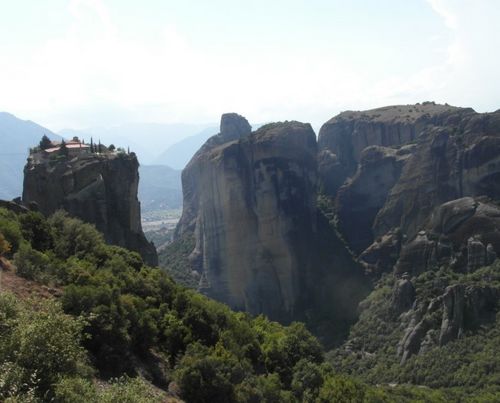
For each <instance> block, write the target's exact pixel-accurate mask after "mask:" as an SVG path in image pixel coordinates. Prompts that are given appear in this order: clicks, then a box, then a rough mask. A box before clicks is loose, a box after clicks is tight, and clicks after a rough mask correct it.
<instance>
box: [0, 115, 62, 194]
mask: <svg viewBox="0 0 500 403" xmlns="http://www.w3.org/2000/svg"><path fill="white" fill-rule="evenodd" d="M44 134H45V135H47V136H48V137H50V138H51V139H53V140H60V139H61V137H60V136H59V135H57V134H55V133H53V132H52V131H50V130H49V129H47V128H45V127H43V126H40V125H38V124H36V123H34V122H32V121H30V120H22V119H18V118H17V117H15V116H14V115H11V114H10V113H7V112H0V199H6V200H9V199H13V198H15V197H18V196H21V194H22V190H23V168H24V164H25V163H26V158H28V153H29V148H30V147H33V146H35V145H37V144H38V143H39V142H40V139H41V138H42V136H43V135H44Z"/></svg>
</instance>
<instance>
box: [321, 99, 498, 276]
mask: <svg viewBox="0 0 500 403" xmlns="http://www.w3.org/2000/svg"><path fill="white" fill-rule="evenodd" d="M498 133H500V113H498V112H495V113H490V114H478V113H476V112H474V111H473V110H472V109H468V108H456V107H451V106H447V105H436V104H434V103H424V104H422V105H420V104H417V105H407V106H392V107H385V108H380V109H375V110H371V111H366V112H346V113H342V114H340V115H339V116H337V117H335V118H333V119H331V120H330V121H329V122H327V123H326V124H325V125H324V126H323V128H322V130H321V133H320V140H319V144H320V150H319V171H320V176H321V182H322V183H323V185H324V189H325V190H326V192H327V194H329V196H330V197H332V198H334V199H335V201H336V214H337V218H338V224H339V229H340V230H341V231H342V232H343V234H344V236H345V238H346V240H347V241H348V243H349V246H350V247H351V249H352V250H353V251H354V252H355V253H356V254H357V255H358V256H359V257H360V259H361V261H362V262H364V263H365V264H367V265H368V266H369V267H370V269H372V268H374V270H375V271H376V272H377V271H380V270H379V269H381V268H382V267H384V269H383V270H391V269H392V268H393V267H394V265H395V263H396V261H397V259H398V257H399V253H400V249H401V247H402V248H403V251H402V253H403V254H402V256H401V259H403V262H401V264H399V265H398V267H400V268H399V269H397V272H398V273H399V274H402V273H403V272H404V270H403V269H401V267H407V268H408V267H410V266H411V265H412V264H414V265H416V266H418V267H420V266H422V265H424V266H426V267H427V266H429V264H427V263H425V262H428V261H429V259H431V257H432V259H434V260H432V259H431V260H432V261H437V260H436V259H435V256H434V254H435V253H437V252H436V251H435V250H434V247H436V248H438V249H439V253H441V252H442V249H443V248H444V249H446V248H447V247H448V246H447V245H448V241H447V240H443V241H441V243H439V245H438V244H437V243H436V242H434V240H432V241H431V240H430V239H428V234H426V233H425V231H426V228H425V227H426V225H427V224H426V223H427V222H428V221H429V218H430V217H431V216H432V214H434V213H435V212H436V211H437V209H439V208H440V206H441V205H443V204H444V203H447V202H450V201H453V200H457V199H460V198H463V197H466V196H469V197H480V196H487V197H490V198H492V199H498V198H500V187H499V181H498V179H499V178H500V173H499V172H500V162H499V161H500V138H499V136H498ZM325 155H326V157H325ZM328 155H330V156H331V157H332V158H330V157H328ZM328 158H330V162H331V161H334V162H335V164H333V165H332V164H331V163H328ZM325 160H327V162H325ZM422 230H423V231H424V232H423V233H422V234H420V232H421V231H422ZM477 231H479V232H478V234H479V233H480V232H481V229H478V230H477ZM440 235H446V236H449V234H444V233H443V232H442V231H441V232H440V231H433V234H432V237H438V238H439V237H440ZM472 235H473V234H472ZM412 240H414V242H413V243H412ZM406 244H407V245H406ZM435 244H436V245H437V246H436V245H435ZM453 247H454V248H455V249H456V248H460V247H464V245H463V242H459V243H455V244H454V246H453ZM485 247H486V246H485ZM492 247H495V244H494V243H493V244H492ZM444 249H443V250H444ZM436 250H437V249H436ZM448 255H449V254H448ZM448 255H447V256H448ZM388 256H391V257H390V258H388ZM453 256H455V255H453ZM464 259H466V257H464ZM438 260H439V259H438ZM429 267H430V266H429ZM409 271H410V272H411V271H412V270H409Z"/></svg>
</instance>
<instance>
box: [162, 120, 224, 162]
mask: <svg viewBox="0 0 500 403" xmlns="http://www.w3.org/2000/svg"><path fill="white" fill-rule="evenodd" d="M217 132H218V128H217V127H216V126H211V127H207V128H206V129H204V130H202V131H201V132H199V133H198V134H195V135H194V136H189V137H187V138H185V139H183V140H181V141H179V142H178V143H175V144H173V145H171V146H170V147H168V148H167V149H166V150H165V151H164V152H163V153H161V155H160V156H159V157H158V158H157V159H156V160H155V164H158V165H168V166H171V167H172V168H176V169H183V168H184V167H185V166H186V164H187V163H188V162H189V160H190V159H191V157H192V156H193V155H194V153H195V152H196V151H198V149H199V148H200V147H201V146H202V145H203V144H204V143H205V141H207V140H208V139H209V138H210V137H211V136H213V135H214V134H216V133H217Z"/></svg>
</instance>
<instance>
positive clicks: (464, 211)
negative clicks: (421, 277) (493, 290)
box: [394, 197, 500, 275]
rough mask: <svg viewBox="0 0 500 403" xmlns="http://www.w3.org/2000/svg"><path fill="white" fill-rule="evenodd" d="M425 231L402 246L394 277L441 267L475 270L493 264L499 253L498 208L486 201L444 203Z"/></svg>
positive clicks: (470, 199) (479, 199) (499, 212)
mask: <svg viewBox="0 0 500 403" xmlns="http://www.w3.org/2000/svg"><path fill="white" fill-rule="evenodd" d="M424 228H425V229H424V230H422V231H420V232H419V233H418V234H417V236H416V237H415V238H414V239H413V240H412V241H410V242H408V243H406V244H405V245H404V246H403V247H402V250H401V254H400V257H399V260H398V262H397V264H396V265H395V267H394V271H395V273H396V274H397V275H398V274H402V273H405V272H409V273H411V274H412V275H418V274H420V273H423V272H424V271H426V270H429V269H432V268H435V267H439V266H443V265H444V266H450V267H453V268H454V269H455V270H459V271H474V270H476V269H478V268H480V267H483V266H485V265H489V264H491V263H493V261H494V260H495V259H496V251H497V250H500V207H498V205H496V204H495V203H493V202H491V200H489V199H487V198H472V197H464V198H461V199H457V200H453V201H451V202H447V203H444V204H443V205H441V206H439V207H438V208H437V209H435V210H434V212H433V214H432V215H431V216H430V218H429V220H428V221H427V223H426V224H425V225H424Z"/></svg>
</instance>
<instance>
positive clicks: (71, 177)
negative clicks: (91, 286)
mask: <svg viewBox="0 0 500 403" xmlns="http://www.w3.org/2000/svg"><path fill="white" fill-rule="evenodd" d="M138 167H139V163H138V161H137V158H136V156H135V154H130V155H128V154H125V153H118V154H116V153H108V154H85V155H81V156H78V157H76V158H73V159H70V158H59V159H57V160H51V161H38V160H37V159H35V158H32V157H31V158H29V159H28V163H27V165H26V166H25V168H24V189H23V202H24V203H25V204H36V206H37V208H38V209H39V210H40V211H41V212H42V213H43V214H46V215H49V214H52V213H54V212H55V211H56V210H58V209H64V210H66V211H67V212H68V213H69V214H71V215H72V216H75V217H78V218H80V219H82V220H83V221H86V222H88V223H91V224H94V225H95V226H96V227H97V229H98V230H99V231H101V232H102V233H103V234H104V236H105V239H106V241H107V242H109V243H111V244H114V245H118V246H123V247H126V248H128V249H131V250H134V251H137V252H139V253H140V254H141V256H142V257H143V259H144V260H145V262H146V263H148V264H150V265H157V263H158V258H157V255H156V250H155V248H154V245H152V244H150V243H149V242H148V241H147V240H146V238H145V236H144V233H143V232H142V227H141V213H140V203H139V200H138V199H137V187H138V183H139V174H138Z"/></svg>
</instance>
